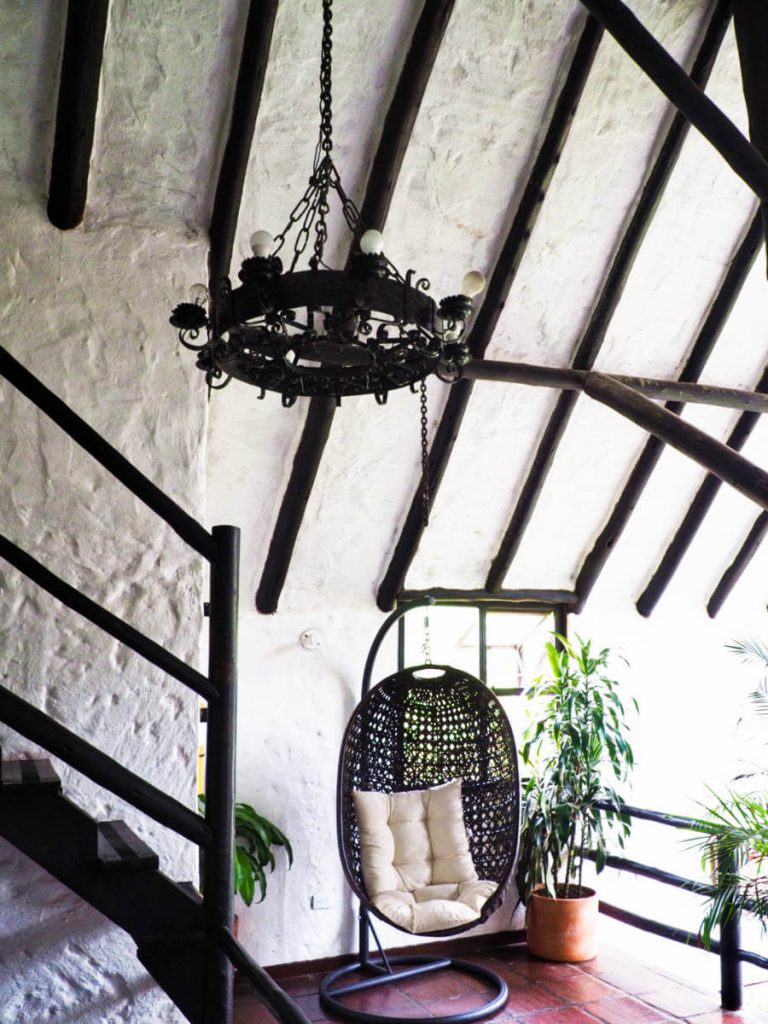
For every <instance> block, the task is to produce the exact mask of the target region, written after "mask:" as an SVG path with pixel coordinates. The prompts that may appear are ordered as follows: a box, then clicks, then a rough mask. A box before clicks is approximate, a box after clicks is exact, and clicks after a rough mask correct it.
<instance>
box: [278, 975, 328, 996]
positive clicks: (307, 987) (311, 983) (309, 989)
mask: <svg viewBox="0 0 768 1024" xmlns="http://www.w3.org/2000/svg"><path fill="white" fill-rule="evenodd" d="M322 979H323V975H322V974H300V975H297V976H296V977H295V978H282V979H278V980H277V984H278V985H279V986H280V988H281V989H283V990H284V991H285V992H287V993H288V995H289V996H307V995H311V994H312V993H313V992H317V991H318V990H319V988H320V982H321V981H322Z"/></svg>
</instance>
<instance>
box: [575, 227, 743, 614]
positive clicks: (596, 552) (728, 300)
mask: <svg viewBox="0 0 768 1024" xmlns="http://www.w3.org/2000/svg"><path fill="white" fill-rule="evenodd" d="M762 238H763V225H762V218H761V215H760V214H759V213H758V214H757V216H755V218H754V219H753V220H752V223H751V224H750V227H749V229H748V231H747V233H746V235H745V237H744V238H743V240H742V241H741V242H740V244H739V247H738V249H737V250H736V252H735V254H734V256H733V259H732V260H731V263H730V265H729V266H728V268H727V270H726V272H725V275H724V277H723V280H722V283H721V284H720V287H719V289H718V291H717V294H716V295H715V297H714V299H713V300H712V303H711V305H710V307H709V310H708V312H707V315H706V317H705V318H704V322H703V324H702V326H701V329H700V331H699V333H698V336H697V338H696V340H695V342H694V344H693V346H692V347H691V351H690V353H689V355H688V358H687V359H686V361H685V365H684V366H683V369H682V372H681V374H680V379H681V381H695V380H697V379H698V377H699V375H700V374H701V372H702V370H703V369H704V366H705V365H706V362H707V360H708V359H709V356H710V354H711V353H712V350H713V349H714V347H715V344H716V343H717V340H718V338H719V337H720V333H721V331H722V329H723V326H724V325H725V322H726V320H727V319H728V317H729V316H730V313H731V310H732V309H733V306H734V303H735V302H736V299H737V298H738V296H739V294H740V292H741V289H742V287H743V285H744V282H745V281H746V279H747V275H748V273H749V271H750V270H751V268H752V266H753V264H754V261H755V257H756V255H757V250H758V248H759V246H760V243H761V242H762ZM683 408H684V404H683V402H682V401H679V400H674V401H671V402H669V404H668V405H667V409H668V410H669V411H670V412H673V413H676V414H677V415H679V414H680V413H681V412H682V411H683ZM663 451H664V443H663V441H661V440H659V438H657V437H649V438H648V440H647V441H646V443H645V446H644V447H643V450H642V452H641V454H640V456H639V458H638V459H637V461H636V462H635V465H634V466H633V467H632V471H631V472H630V474H629V478H628V480H627V482H626V484H625V485H624V489H623V490H622V492H621V495H620V496H619V499H618V501H617V502H616V505H615V506H614V508H613V511H612V512H611V514H610V516H609V517H608V521H607V523H606V524H605V526H604V527H603V529H602V530H601V531H600V533H599V535H598V537H597V539H596V540H595V543H594V545H593V546H592V550H591V551H590V552H589V554H588V555H587V557H586V558H585V559H584V562H583V563H582V566H581V569H580V570H579V572H578V573H577V575H576V585H575V590H576V593H577V594H578V595H579V603H578V606H577V609H576V610H577V611H579V612H580V611H581V609H582V608H583V607H584V604H585V603H586V601H587V599H588V598H589V595H590V594H591V593H592V588H593V587H594V585H595V583H596V582H597V579H598V577H599V576H600V573H601V572H602V571H603V568H604V567H605V564H606V562H607V561H608V559H609V557H610V555H611V553H612V552H613V550H614V548H615V545H616V543H617V541H618V540H619V538H620V537H621V535H622V533H623V532H624V528H625V527H626V525H627V523H628V522H629V520H630V518H631V516H632V513H633V512H634V510H635V508H636V506H637V503H638V501H639V500H640V496H641V495H642V493H643V491H644V490H645V487H646V485H647V484H648V481H649V480H650V478H651V476H652V474H653V471H654V469H655V468H656V465H657V463H658V461H659V459H660V458H661V454H662V452H663Z"/></svg>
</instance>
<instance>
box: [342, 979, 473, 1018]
mask: <svg viewBox="0 0 768 1024" xmlns="http://www.w3.org/2000/svg"><path fill="white" fill-rule="evenodd" d="M467 991H468V990H467ZM344 1003H345V1005H346V1006H349V1007H350V1008H351V1009H353V1010H369V1011H370V1012H371V1013H380V1014H383V1015H386V1016H392V1017H424V1016H427V1014H426V1013H425V1007H424V1006H423V1005H422V1004H421V1003H419V1002H417V1001H416V1000H415V999H411V997H410V996H409V995H408V994H407V993H405V992H403V991H402V990H401V989H399V988H396V987H395V986H394V985H382V986H380V987H379V988H374V989H368V990H367V991H365V992H352V993H351V994H350V995H348V996H344ZM431 1005H432V1004H431V1003H430V1011H429V1012H430V1013H431V1012H433V1011H432V1009H431ZM475 1005H477V1001H475Z"/></svg>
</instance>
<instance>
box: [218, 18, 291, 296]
mask: <svg viewBox="0 0 768 1024" xmlns="http://www.w3.org/2000/svg"><path fill="white" fill-rule="evenodd" d="M277 3H278V0H251V3H250V6H249V8H248V19H247V21H246V25H245V33H244V35H243V46H242V50H241V52H240V67H239V69H238V72H237V83H236V85H235V94H234V97H233V99H232V110H231V113H230V118H229V129H228V132H227V141H226V143H225V144H224V152H223V153H222V157H221V165H220V166H219V176H218V180H217V182H216V193H215V195H214V199H213V210H212V212H211V225H210V229H209V234H210V243H211V247H210V250H209V252H208V279H209V282H210V284H209V291H210V293H211V295H212V296H213V300H214V304H215V299H216V294H217V292H218V288H219V285H220V284H221V281H222V279H223V278H225V277H227V276H228V275H229V266H230V263H231V262H232V251H233V248H234V244H235V232H236V231H237V221H238V217H239V215H240V205H241V203H242V199H243V186H244V185H245V175H246V173H247V171H248V160H249V158H250V155H251V145H252V143H253V133H254V130H255V128H256V118H257V117H258V113H259V107H260V106H261V94H262V90H263V88H264V76H265V75H266V71H267V62H268V60H269V51H270V48H271V46H272V33H273V31H274V27H275V17H276V15H277Z"/></svg>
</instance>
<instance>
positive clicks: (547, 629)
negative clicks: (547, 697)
mask: <svg viewBox="0 0 768 1024" xmlns="http://www.w3.org/2000/svg"><path fill="white" fill-rule="evenodd" d="M553 630H554V617H553V616H552V615H551V614H546V615H542V614H540V613H536V614H532V613H529V612H497V611H489V612H487V617H486V647H487V655H486V657H487V674H488V680H487V681H488V685H489V686H490V687H491V689H493V690H494V691H495V692H496V694H497V696H498V698H499V700H500V701H501V703H502V704H503V706H504V710H505V711H506V712H507V716H508V717H509V720H510V724H511V725H512V730H513V732H514V734H515V737H516V738H517V740H518V742H519V740H520V738H521V736H522V734H523V731H524V729H525V726H526V724H527V721H528V713H529V709H528V704H529V701H527V700H526V699H525V698H524V697H523V693H524V691H525V690H527V689H528V687H529V686H530V685H531V681H532V680H533V679H534V678H535V677H536V676H538V675H540V674H541V673H542V672H545V671H546V668H547V660H546V654H545V652H544V644H545V643H546V642H547V641H548V640H551V639H552V631H553Z"/></svg>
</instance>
